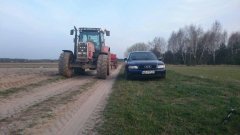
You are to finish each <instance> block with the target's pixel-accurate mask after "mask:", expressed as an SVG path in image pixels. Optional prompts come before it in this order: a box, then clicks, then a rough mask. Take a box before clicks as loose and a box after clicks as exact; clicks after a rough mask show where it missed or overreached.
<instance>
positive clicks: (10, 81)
mask: <svg viewBox="0 0 240 135" xmlns="http://www.w3.org/2000/svg"><path fill="white" fill-rule="evenodd" d="M56 74H57V69H55V68H52V69H49V68H0V90H6V89H9V88H16V87H21V86H25V85H28V84H32V83H37V82H40V81H42V80H46V79H49V78H52V77H53V76H55V75H56Z"/></svg>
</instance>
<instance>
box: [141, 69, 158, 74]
mask: <svg viewBox="0 0 240 135" xmlns="http://www.w3.org/2000/svg"><path fill="white" fill-rule="evenodd" d="M142 74H155V71H154V70H147V71H142Z"/></svg>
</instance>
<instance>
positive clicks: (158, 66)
mask: <svg viewBox="0 0 240 135" xmlns="http://www.w3.org/2000/svg"><path fill="white" fill-rule="evenodd" d="M157 68H165V65H157Z"/></svg>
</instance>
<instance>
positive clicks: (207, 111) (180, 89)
mask: <svg viewBox="0 0 240 135" xmlns="http://www.w3.org/2000/svg"><path fill="white" fill-rule="evenodd" d="M180 68H182V67H180ZM192 68H194V67H192ZM227 68H229V67H227ZM169 69H170V70H168V71H167V78H166V79H161V80H159V79H157V80H156V79H155V80H132V81H127V80H125V79H124V75H123V71H121V73H120V74H119V76H118V78H117V81H116V83H115V84H114V86H113V92H112V94H111V96H110V98H109V101H108V104H107V106H106V108H105V110H104V123H103V125H102V126H101V127H99V132H100V133H101V134H237V133H240V123H239V121H240V115H232V117H231V119H230V121H229V122H227V123H226V124H225V125H223V124H222V120H223V119H224V117H225V116H226V115H227V113H228V110H229V109H231V108H235V109H237V111H238V113H240V87H239V86H238V84H237V83H235V82H231V80H237V79H236V78H238V76H235V75H234V77H232V78H231V79H228V82H226V83H222V81H223V80H222V79H214V77H211V75H209V76H210V77H201V76H199V74H197V72H198V71H194V72H193V73H187V72H186V73H184V72H183V73H182V72H180V71H179V68H178V67H177V66H176V67H173V66H172V67H171V68H169ZM200 69H201V68H200ZM200 69H199V70H200ZM202 69H203V70H200V71H199V73H205V72H206V75H208V73H207V72H209V71H207V68H202ZM180 70H181V69H180ZM193 70H194V69H193ZM209 70H211V69H209ZM223 72H227V70H226V71H225V70H224V71H223ZM224 74H225V73H224ZM236 74H238V73H236ZM219 75H221V73H219ZM228 77H229V76H228ZM230 77H231V76H230Z"/></svg>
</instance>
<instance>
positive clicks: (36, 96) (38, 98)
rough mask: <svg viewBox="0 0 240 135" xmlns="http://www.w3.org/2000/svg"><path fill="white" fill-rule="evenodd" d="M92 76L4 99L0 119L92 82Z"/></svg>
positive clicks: (0, 107) (48, 85) (38, 88)
mask: <svg viewBox="0 0 240 135" xmlns="http://www.w3.org/2000/svg"><path fill="white" fill-rule="evenodd" d="M92 78H93V77H91V76H84V77H75V78H71V79H67V80H63V81H59V82H55V83H50V84H47V85H45V86H40V87H37V88H34V90H32V91H31V92H27V93H25V95H22V96H18V97H16V98H14V97H13V98H10V99H4V102H1V103H0V119H3V118H6V117H10V116H12V115H14V114H16V113H18V112H21V111H23V110H24V109H26V108H28V107H30V106H32V105H34V104H37V103H40V102H42V101H44V100H46V99H48V98H50V97H52V96H54V95H57V94H60V93H63V92H65V91H68V90H70V89H72V88H74V87H78V86H80V85H83V84H85V83H87V82H90V81H92Z"/></svg>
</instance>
